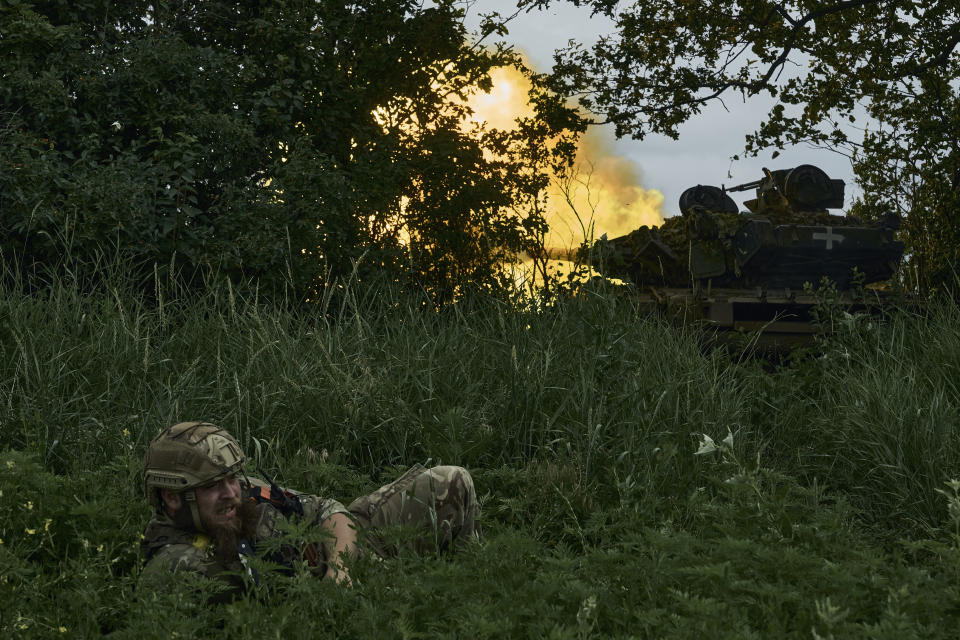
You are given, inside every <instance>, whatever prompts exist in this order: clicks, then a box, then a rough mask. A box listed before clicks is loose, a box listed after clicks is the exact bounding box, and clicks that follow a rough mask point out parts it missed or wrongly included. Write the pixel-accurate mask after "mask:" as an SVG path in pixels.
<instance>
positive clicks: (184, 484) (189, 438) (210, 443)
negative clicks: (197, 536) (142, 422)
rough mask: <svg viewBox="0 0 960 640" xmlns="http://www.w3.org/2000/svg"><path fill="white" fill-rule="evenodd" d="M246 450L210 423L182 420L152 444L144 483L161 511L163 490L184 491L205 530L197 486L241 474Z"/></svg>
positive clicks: (196, 521) (196, 522) (198, 525)
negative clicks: (198, 501) (198, 504)
mask: <svg viewBox="0 0 960 640" xmlns="http://www.w3.org/2000/svg"><path fill="white" fill-rule="evenodd" d="M244 460H245V458H244V455H243V451H242V450H241V449H240V444H239V443H238V442H237V440H236V439H235V438H234V437H233V436H232V435H230V434H229V433H228V432H227V431H225V430H224V429H221V428H220V427H218V426H217V425H215V424H210V423H209V422H181V423H179V424H175V425H173V426H172V427H169V428H167V429H164V430H163V431H162V432H160V435H158V436H157V437H156V438H154V439H153V441H152V442H151V443H150V446H149V447H148V448H147V453H146V456H145V457H144V460H143V484H144V490H145V492H146V494H147V499H148V500H149V501H150V504H152V505H153V507H154V508H155V509H157V511H158V512H159V511H160V510H161V500H160V491H159V490H160V489H168V490H170V491H176V492H178V493H182V494H183V497H184V499H185V500H186V502H187V504H189V505H190V513H191V515H192V516H193V524H194V526H195V527H196V528H197V530H198V531H202V530H203V525H202V524H201V523H200V513H199V511H198V510H197V494H196V492H195V489H196V488H197V487H200V486H203V485H205V484H210V483H213V482H217V481H218V480H220V479H222V478H225V477H227V476H230V475H233V474H237V473H240V472H241V471H242V470H243V463H244Z"/></svg>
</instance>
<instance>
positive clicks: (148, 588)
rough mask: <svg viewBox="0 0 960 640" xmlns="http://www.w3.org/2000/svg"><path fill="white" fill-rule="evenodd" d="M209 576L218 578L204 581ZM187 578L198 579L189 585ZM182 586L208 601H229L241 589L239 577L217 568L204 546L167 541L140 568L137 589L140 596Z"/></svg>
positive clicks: (242, 587) (149, 595)
mask: <svg viewBox="0 0 960 640" xmlns="http://www.w3.org/2000/svg"><path fill="white" fill-rule="evenodd" d="M185 576H190V577H185ZM210 577H217V578H218V579H217V580H206V578H210ZM191 580H199V581H200V582H194V583H193V584H192V586H190V582H191ZM184 585H187V588H188V589H193V590H194V593H195V594H196V596H197V597H198V598H201V599H205V600H206V602H207V603H208V604H220V603H224V602H230V601H232V600H234V599H236V598H237V597H238V596H239V595H240V594H242V593H243V591H244V584H243V580H242V579H241V578H240V577H239V576H236V575H230V574H228V573H223V572H222V570H218V568H217V567H216V563H214V562H213V561H212V560H211V557H210V554H209V553H208V551H207V549H204V548H200V547H197V546H194V545H191V544H171V545H167V546H166V547H164V548H163V549H161V550H160V551H158V552H157V554H156V555H155V556H153V557H152V558H151V559H150V560H149V562H147V564H146V565H144V567H143V569H142V570H141V571H140V577H139V580H138V583H137V591H138V593H139V594H140V597H144V598H149V597H156V594H163V593H169V592H170V589H171V588H180V587H182V586H184ZM151 594H153V595H152V596H151Z"/></svg>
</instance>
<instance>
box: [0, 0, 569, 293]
mask: <svg viewBox="0 0 960 640" xmlns="http://www.w3.org/2000/svg"><path fill="white" fill-rule="evenodd" d="M462 17H463V16H462V12H461V11H460V10H459V9H458V8H457V7H456V5H455V4H454V2H452V0H441V1H440V2H436V3H433V4H432V5H431V6H429V7H424V6H423V5H422V3H420V2H419V1H416V0H399V1H398V0H358V1H356V2H350V3H346V2H340V1H337V0H313V1H306V2H304V1H300V0H260V1H258V2H247V1H245V0H186V1H184V2H176V3H172V2H164V1H159V2H144V1H141V0H124V1H120V2H117V1H116V0H70V1H68V0H6V1H5V2H3V3H0V61H2V62H0V130H6V133H5V134H0V254H2V255H0V258H2V260H4V261H6V262H7V263H11V262H16V263H18V264H19V265H21V266H22V265H26V266H27V267H28V268H35V267H42V266H44V265H51V264H56V263H57V262H58V261H59V260H61V259H62V257H63V254H64V253H68V254H69V257H70V258H71V259H72V260H74V262H75V263H76V264H85V263H92V262H93V261H94V257H95V256H96V255H99V254H102V253H104V252H106V253H118V254H120V255H123V256H126V257H128V258H130V259H133V260H135V261H136V262H137V264H139V265H140V268H139V273H140V275H142V276H143V277H147V276H150V275H152V274H153V273H154V269H155V268H156V269H159V271H160V272H161V273H162V272H164V271H166V270H168V269H172V270H174V271H176V272H178V273H183V274H187V275H190V274H195V273H198V272H202V271H207V270H219V271H220V272H225V273H227V274H229V275H230V276H232V277H234V278H237V279H247V278H255V279H257V280H258V281H260V282H261V283H262V284H265V285H266V284H268V283H269V284H272V285H277V286H280V285H286V286H288V287H289V286H292V287H293V289H294V291H295V292H296V293H297V295H298V296H300V297H311V296H312V295H314V293H313V292H315V291H316V289H317V288H318V287H321V286H323V285H324V284H325V283H328V282H330V281H331V280H332V279H334V278H337V277H341V276H346V275H349V274H354V275H355V276H356V277H358V278H360V279H361V280H362V279H365V278H368V277H373V276H374V275H377V276H380V275H385V276H386V277H387V278H390V279H393V280H398V281H402V282H405V283H408V284H415V285H416V286H418V287H421V288H423V289H425V290H427V291H428V292H429V293H431V294H433V295H435V296H436V297H437V299H438V300H439V301H444V300H449V299H451V298H452V297H455V296H456V295H459V292H461V291H462V290H463V289H464V287H467V286H476V287H479V288H486V289H492V288H496V287H498V286H499V285H500V284H501V281H502V278H501V275H500V270H499V263H498V260H499V258H500V257H501V256H502V255H503V253H504V252H510V251H514V250H516V249H517V248H518V247H522V245H523V244H524V243H525V242H526V241H527V239H526V238H525V234H526V233H527V228H528V227H529V225H530V224H531V221H530V220H527V219H526V218H525V216H527V217H529V216H534V217H535V216H536V212H530V211H519V210H517V209H516V208H514V207H513V206H512V205H513V202H512V201H510V200H508V198H507V195H508V193H509V191H508V190H506V191H505V190H503V189H500V188H499V186H498V183H499V182H500V181H501V179H502V178H503V177H504V176H505V175H510V176H522V175H529V173H530V172H529V171H526V170H527V169H528V168H529V163H527V161H526V160H525V159H524V158H523V157H521V156H520V155H517V154H508V155H506V156H504V155H497V156H496V157H495V154H494V152H493V150H492V149H491V147H490V145H491V144H493V143H494V142H493V139H492V138H488V137H483V136H481V135H480V132H478V131H469V130H468V129H466V128H465V127H464V126H463V118H464V114H465V109H466V107H465V104H464V102H463V100H462V98H464V97H466V96H468V95H469V94H470V93H471V92H475V91H478V90H482V89H483V88H484V87H485V86H488V85H489V76H488V72H489V70H490V69H491V68H492V67H494V66H497V65H502V64H514V63H516V62H517V61H516V58H515V56H514V55H513V54H511V53H510V52H509V51H505V50H503V49H502V48H493V49H484V48H481V47H478V46H473V44H472V43H471V42H470V41H469V34H467V32H466V30H465V28H464V26H463V23H462ZM541 102H542V103H543V104H544V105H548V102H549V101H541ZM554 104H556V103H554ZM545 108H546V107H545ZM550 108H553V107H550ZM558 122H559V121H558ZM561 133H562V132H560V131H558V130H556V129H554V128H551V127H547V128H546V129H544V130H543V131H542V136H543V137H541V138H540V139H539V141H532V142H537V143H538V144H539V143H543V144H545V145H549V140H550V139H551V137H552V136H556V135H559V134H561ZM513 183H514V184H515V185H516V180H513ZM535 184H536V180H534V179H532V178H531V179H530V180H528V181H527V182H526V183H525V186H523V187H522V188H524V189H530V188H534V186H535ZM517 188H521V187H520V186H517ZM533 224H536V221H535V220H534V221H533Z"/></svg>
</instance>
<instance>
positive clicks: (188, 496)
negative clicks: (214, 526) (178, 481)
mask: <svg viewBox="0 0 960 640" xmlns="http://www.w3.org/2000/svg"><path fill="white" fill-rule="evenodd" d="M182 495H183V499H184V500H186V501H187V504H188V505H190V515H191V516H193V526H194V527H196V529H197V531H203V524H202V523H201V522H200V510H199V509H197V492H196V491H194V490H193V489H187V490H186V491H184V492H183V494H182Z"/></svg>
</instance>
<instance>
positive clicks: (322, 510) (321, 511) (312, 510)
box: [298, 493, 350, 523]
mask: <svg viewBox="0 0 960 640" xmlns="http://www.w3.org/2000/svg"><path fill="white" fill-rule="evenodd" d="M298 497H299V498H300V504H302V505H303V515H304V517H305V518H307V519H308V520H312V521H313V522H316V523H320V522H323V521H324V520H327V519H329V518H330V516H332V515H334V514H336V513H346V514H349V513H350V512H349V511H347V508H346V507H344V506H343V505H342V504H341V503H339V502H337V501H336V500H333V499H331V498H321V497H320V496H315V495H311V494H309V493H301V494H300V495H299V496H298Z"/></svg>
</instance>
